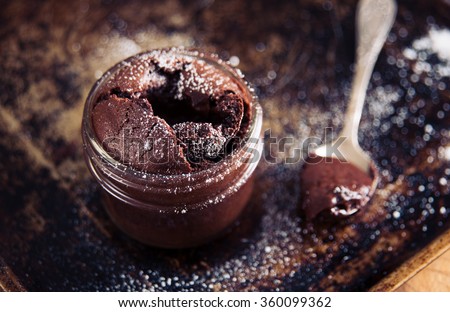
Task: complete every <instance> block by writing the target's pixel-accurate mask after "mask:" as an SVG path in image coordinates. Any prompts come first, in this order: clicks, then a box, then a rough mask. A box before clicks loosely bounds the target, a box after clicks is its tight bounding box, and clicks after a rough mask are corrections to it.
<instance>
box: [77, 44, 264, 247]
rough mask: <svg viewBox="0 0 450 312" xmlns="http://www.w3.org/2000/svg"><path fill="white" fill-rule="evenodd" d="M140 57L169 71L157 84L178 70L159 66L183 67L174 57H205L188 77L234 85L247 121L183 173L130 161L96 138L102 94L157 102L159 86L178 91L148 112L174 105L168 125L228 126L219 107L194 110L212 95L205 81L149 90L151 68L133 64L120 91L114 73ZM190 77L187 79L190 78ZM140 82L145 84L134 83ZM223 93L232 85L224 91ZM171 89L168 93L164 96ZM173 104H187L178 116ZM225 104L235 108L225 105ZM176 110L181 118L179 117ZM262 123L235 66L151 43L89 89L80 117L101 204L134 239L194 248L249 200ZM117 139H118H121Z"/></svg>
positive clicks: (228, 222)
mask: <svg viewBox="0 0 450 312" xmlns="http://www.w3.org/2000/svg"><path fill="white" fill-rule="evenodd" d="M152 58H155V59H156V60H159V61H161V64H156V65H155V64H154V63H155V62H153V63H152V62H147V61H148V60H152ZM158 58H160V59H158ZM140 60H147V61H146V62H147V63H148V64H153V65H151V67H152V68H153V70H154V71H155V72H159V73H160V74H161V73H163V72H164V70H166V72H167V73H168V74H167V77H161V76H158V77H159V78H158V79H159V80H160V81H159V82H158V83H160V84H161V81H167V80H170V79H175V78H173V77H175V76H176V77H178V78H177V79H180V74H179V73H178V75H176V74H174V72H176V71H173V70H172V69H168V68H166V69H164V66H166V67H167V66H175V67H177V66H178V67H177V68H184V69H185V68H186V67H187V66H185V65H183V66H181V67H180V64H179V63H180V62H178V63H177V62H174V60H181V61H182V62H181V63H183V62H184V61H186V60H187V62H188V63H189V62H194V63H196V64H197V63H199V64H205V68H206V70H205V69H204V68H203V69H200V70H198V69H196V73H195V74H196V75H198V77H190V78H195V79H193V80H196V81H197V82H199V81H200V82H204V83H206V84H207V85H208V86H209V87H208V88H211V87H213V88H220V87H221V86H222V85H223V84H227V83H228V84H231V85H233V86H234V87H233V88H234V89H233V88H232V89H233V90H232V91H233V92H231V93H233V94H234V93H238V94H239V96H241V97H242V99H243V101H244V103H245V105H246V109H245V111H244V112H243V116H244V117H243V121H242V124H243V123H244V122H245V123H246V127H245V129H239V131H238V133H236V134H234V136H233V138H227V140H226V143H224V146H223V148H222V150H221V152H220V155H221V157H219V158H216V159H214V160H209V161H208V162H207V163H206V165H203V166H198V165H197V164H195V163H194V164H192V168H191V169H192V170H188V172H186V170H185V171H183V170H181V171H180V170H175V171H173V170H172V171H171V170H170V168H169V169H167V168H166V167H167V166H166V167H164V165H161V164H159V163H156V164H155V165H154V166H153V167H150V169H149V167H148V166H147V167H146V166H142V165H141V164H139V165H136V164H133V163H132V162H130V161H129V159H126V158H124V157H122V156H120V155H118V154H117V153H114V152H113V151H111V150H110V147H108V146H107V145H106V146H105V142H104V138H103V137H102V138H99V133H98V132H99V131H96V128H95V121H94V120H93V119H94V118H93V115H95V114H94V113H93V111H94V109H95V107H96V105H99V104H98V103H99V102H100V101H102V100H103V99H104V98H105V97H107V96H112V97H113V99H114V101H116V100H117V99H118V98H120V97H121V98H123V99H124V100H123V101H128V98H130V97H132V96H136V97H142V98H144V99H145V101H147V100H148V102H149V103H150V104H151V103H152V102H154V103H155V101H158V99H156V96H155V94H160V93H161V94H162V95H161V94H160V96H163V97H164V94H163V93H164V92H169V93H170V92H175V93H174V94H175V99H174V100H173V101H170V99H169V101H167V98H166V100H165V101H162V102H164V103H163V104H161V103H159V104H158V105H159V107H156V106H155V107H153V109H151V111H152V112H151V114H154V115H156V114H159V113H160V112H162V111H163V109H161V105H166V104H167V105H174V106H173V107H170V109H169V110H168V111H169V113H170V114H172V115H173V116H168V115H167V114H166V115H167V116H165V118H166V121H168V122H167V125H169V124H170V127H173V128H175V129H178V128H180V127H179V126H177V125H176V123H177V122H180V120H181V121H182V122H181V124H183V125H186V124H191V123H190V121H189V120H190V119H194V120H197V121H198V120H200V121H202V122H205V121H206V122H207V123H208V124H209V125H210V127H212V126H211V125H214V123H215V125H214V129H212V128H211V129H212V130H211V131H210V132H209V134H211V132H213V133H216V132H217V131H219V132H220V131H222V132H220V133H227V130H226V129H225V128H226V127H225V126H221V125H219V126H218V124H219V123H220V120H218V116H219V117H220V116H222V117H224V118H225V119H226V121H228V122H229V120H230V118H231V117H229V116H228V117H227V116H226V114H225V115H224V114H223V113H219V114H216V115H215V116H213V117H211V118H210V119H211V120H208V118H209V117H208V114H205V113H204V112H200V111H201V110H200V109H198V107H201V106H205V103H210V102H211V96H210V95H208V92H207V91H204V90H205V88H204V87H202V85H201V83H200V84H198V86H197V87H195V88H192V85H191V86H190V87H189V88H185V89H183V90H181V91H183V92H180V90H178V91H173V88H167V86H159V88H158V89H157V90H156V89H155V90H156V91H154V92H153V91H151V90H150V91H149V87H148V86H143V84H144V83H143V82H145V81H147V82H148V81H149V79H150V80H151V79H155V77H154V76H152V75H153V73H154V72H152V70H150V76H151V77H150V78H149V77H148V73H149V71H148V70H147V69H145V74H146V75H147V76H145V77H144V76H142V75H141V74H142V72H139V71H138V73H139V75H137V77H133V78H132V79H130V80H135V81H138V83H137V84H135V86H133V87H132V88H130V85H125V87H124V90H118V88H117V87H116V86H115V85H114V83H116V82H113V83H111V80H112V79H113V78H114V79H116V80H117V77H118V75H119V76H120V75H122V76H123V75H125V76H126V75H128V74H130V72H129V71H128V69H127V66H130V64H134V63H136V62H138V63H139V61H140ZM162 62H163V63H164V64H162ZM141 65H142V64H141ZM138 67H139V66H138ZM141 67H142V66H141ZM144 67H145V66H144ZM136 68H137V67H136ZM184 69H182V70H184ZM212 72H214V75H215V76H214V75H213V76H212V77H209V78H208V77H202V75H209V74H211V73H212ZM162 76H164V74H163V75H162ZM181 76H183V74H182V75H181ZM185 76H186V75H185ZM122 78H127V79H129V77H119V79H118V80H120V79H122ZM160 78H164V79H160ZM197 78H198V79H197ZM181 80H186V79H181ZM188 80H190V81H192V79H188ZM224 81H225V82H224ZM178 85H179V83H178ZM136 86H137V89H136ZM141 87H142V90H140V89H139V88H141ZM133 88H134V89H133ZM196 88H197V89H196ZM208 88H206V89H208ZM194 89H196V90H194ZM105 90H106V91H105ZM168 90H172V91H168ZM131 91H133V92H134V93H132V92H131ZM202 92H206V95H207V96H208V100H205V99H206V98H207V97H206V96H205V94H202ZM226 93H227V94H228V93H230V92H229V91H226ZM105 94H106V95H105ZM133 94H134V95H133ZM171 96H173V94H171V95H170V96H169V98H170V97H171ZM184 97H187V99H188V100H187V102H189V103H190V104H189V103H188V104H189V105H191V106H192V107H194V109H188V110H186V107H184V106H185V105H186V101H185V102H183V101H184V100H182V99H183V98H184ZM180 99H181V100H180ZM159 102H161V101H159ZM145 103H147V102H145ZM145 103H144V104H145ZM174 103H175V104H174ZM144 104H142V105H144ZM178 104H179V105H182V106H183V105H184V106H183V107H184V108H180V109H179V112H180V114H182V116H176V115H177V111H178V107H177V106H176V105H178ZM109 106H111V105H109ZM180 107H181V106H180ZM197 111H199V112H200V113H199V114H200V115H201V116H200V117H198V116H197V117H198V118H197V117H196V116H195V115H196V112H197ZM225 111H226V112H230V111H232V110H230V109H228V110H227V109H225ZM174 112H175V113H174ZM127 114H128V113H127ZM161 114H163V113H161ZM210 115H211V113H210ZM127 116H128V115H127ZM205 116H206V117H205ZM144 117H145V116H144ZM177 117H179V118H178V119H179V120H176V119H177ZM127 118H128V117H127ZM196 118H197V119H196ZM245 118H247V120H245ZM231 119H232V118H231ZM106 122H109V121H106ZM183 122H184V123H183ZM167 127H169V126H167ZM177 127H178V128H177ZM261 127H262V110H261V107H260V105H259V103H258V102H257V99H256V97H255V95H254V93H253V92H252V90H251V89H250V88H249V87H248V85H247V83H246V81H245V80H244V79H243V76H242V75H241V74H240V72H239V71H238V70H235V69H234V68H232V67H230V66H229V65H228V64H226V63H224V62H223V61H221V60H220V59H218V58H217V57H215V56H213V55H209V54H203V53H199V52H196V51H190V50H183V49H175V48H173V49H167V50H153V51H149V52H145V53H142V54H139V55H136V56H133V57H131V58H129V59H127V60H125V61H123V62H120V63H119V64H117V65H115V66H114V67H113V68H111V69H110V70H109V71H108V72H107V73H105V74H104V75H103V77H102V78H100V79H99V80H98V81H97V82H96V84H95V85H94V87H93V88H92V90H91V92H90V94H89V96H88V98H87V101H86V104H85V108H84V113H83V120H82V138H83V147H84V156H85V160H86V163H87V166H88V168H89V170H90V172H91V173H92V175H93V176H94V178H95V179H96V180H97V181H98V182H99V184H100V185H101V187H102V189H103V198H104V202H105V208H106V210H107V212H108V214H109V215H110V217H111V219H112V220H113V222H114V223H115V224H116V225H117V226H118V227H119V228H120V229H121V230H123V231H124V232H125V233H127V234H128V235H129V236H131V237H133V238H135V239H136V240H138V241H141V242H143V243H145V244H148V245H151V246H157V247H164V248H186V247H193V246H197V245H200V244H203V243H206V242H208V241H210V240H212V239H214V238H216V237H218V236H219V235H220V234H221V233H223V232H224V230H225V229H226V228H227V227H229V226H230V225H231V224H232V223H233V222H234V221H235V220H236V219H237V218H238V216H239V215H240V213H241V212H242V210H243V209H244V207H245V206H246V204H247V202H248V200H249V198H250V195H251V192H252V188H253V183H254V178H253V172H254V170H255V168H256V166H257V164H258V162H259V159H260V156H261V153H262V143H261V140H260V135H261ZM152 128H155V127H154V126H153V127H152ZM169 130H170V129H169ZM188 130H192V129H188ZM171 131H172V130H171ZM173 131H175V130H173ZM188 132H189V131H188ZM191 132H192V131H191ZM219 132H217V133H219ZM102 139H103V140H102ZM184 139H186V136H185V137H183V138H181V141H183V140H184ZM118 142H119V144H120V143H122V144H123V142H120V140H119V141H118ZM177 142H178V143H177V144H180V146H182V147H183V148H181V147H180V150H183V153H186V154H189V153H190V150H189V149H188V148H187V147H186V146H187V144H185V143H186V142H184V143H183V142H181V143H180V139H179V138H177ZM108 148H109V150H108ZM169 158H170V157H169ZM155 168H156V169H155ZM161 168H162V169H161ZM153 169H155V170H153Z"/></svg>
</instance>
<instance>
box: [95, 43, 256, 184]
mask: <svg viewBox="0 0 450 312" xmlns="http://www.w3.org/2000/svg"><path fill="white" fill-rule="evenodd" d="M192 53H194V52H192ZM193 55H195V54H193ZM98 94H99V95H98V96H97V98H96V100H95V104H94V108H93V111H92V123H93V127H94V131H95V133H96V135H97V138H98V140H99V141H100V142H101V144H102V145H103V147H104V149H105V150H106V151H107V152H108V153H109V154H110V155H111V156H112V157H114V158H115V159H116V160H119V161H120V162H122V163H124V164H126V165H130V166H132V167H133V168H135V169H138V170H142V171H145V172H148V173H160V174H169V175H174V174H182V173H189V172H195V171H199V170H203V169H206V168H209V167H210V166H212V165H214V164H215V163H217V162H218V161H220V160H221V159H223V158H224V157H225V156H226V155H227V153H230V152H232V151H233V148H232V147H233V146H236V144H234V143H236V141H239V139H242V138H243V137H244V135H245V134H246V133H247V130H248V126H249V120H250V109H249V105H250V104H249V103H250V99H247V98H245V97H244V95H243V92H242V90H241V87H240V86H239V85H238V83H237V81H235V80H233V79H232V78H231V77H230V76H226V75H224V74H223V73H222V72H220V71H219V70H218V69H217V68H216V67H214V66H212V65H211V64H208V62H207V61H205V60H202V59H198V58H194V57H192V56H189V54H174V53H173V51H172V50H157V51H152V52H150V53H146V54H141V55H138V56H135V57H132V58H130V59H128V60H125V61H124V62H122V64H121V68H120V69H119V70H118V71H117V72H116V73H114V74H113V75H111V77H109V78H108V80H107V81H105V82H104V84H103V86H102V87H101V88H100V90H99V93H98Z"/></svg>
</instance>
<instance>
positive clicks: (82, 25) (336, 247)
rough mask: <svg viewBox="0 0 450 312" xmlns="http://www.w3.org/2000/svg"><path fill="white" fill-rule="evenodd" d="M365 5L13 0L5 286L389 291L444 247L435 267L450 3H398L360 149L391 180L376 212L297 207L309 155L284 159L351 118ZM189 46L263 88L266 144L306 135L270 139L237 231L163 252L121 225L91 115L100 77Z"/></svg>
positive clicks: (7, 34) (4, 173)
mask: <svg viewBox="0 0 450 312" xmlns="http://www.w3.org/2000/svg"><path fill="white" fill-rule="evenodd" d="M354 10H355V2H354V1H339V2H337V1H312V0H310V1H301V2H300V1H298V3H297V1H276V2H274V1H237V0H229V1H216V2H214V1H191V2H185V1H181V2H178V1H172V0H171V1H152V2H148V1H73V2H69V3H68V2H62V1H46V2H35V1H29V2H24V1H13V2H8V3H4V4H3V5H2V10H1V13H0V60H1V61H0V289H3V290H30V291H43V290H46V291H88V290H90V291H93V290H100V291H111V290H122V291H125V290H144V289H148V290H157V291H158V290H172V291H178V290H185V291H190V290H201V291H203V290H205V291H211V290H215V291H223V290H235V291H236V290H280V291H285V290H295V291H297V290H369V289H370V288H371V287H374V285H376V284H377V283H378V282H379V281H380V280H382V279H383V278H385V280H384V281H386V279H387V282H385V283H384V284H378V287H377V286H375V287H374V288H373V289H377V290H391V289H393V288H395V285H396V284H398V280H397V283H394V282H392V279H391V280H390V282H389V277H390V276H391V275H390V273H391V272H393V271H394V270H395V269H397V268H399V267H400V266H401V264H402V263H404V262H405V261H406V260H407V259H410V258H411V257H412V256H414V255H415V254H417V253H418V252H419V251H420V250H421V249H422V248H423V247H425V246H427V245H429V244H430V242H431V241H433V240H435V239H438V240H439V239H441V240H442V239H444V241H443V242H441V244H438V247H436V248H434V249H431V250H433V251H432V252H431V254H430V256H429V259H431V258H432V257H433V254H434V255H436V254H438V253H440V252H441V251H442V250H443V249H445V248H447V247H448V241H449V240H448V234H446V236H444V235H443V233H444V232H445V231H446V230H448V229H449V228H450V220H449V219H450V217H449V214H450V197H449V193H450V189H449V181H450V177H449V176H450V169H449V161H450V155H449V154H450V145H449V144H450V140H449V129H450V118H449V110H450V91H449V86H450V79H449V76H450V59H449V56H448V52H447V54H446V55H440V54H439V51H443V49H444V48H442V45H445V44H446V45H447V46H448V36H449V34H450V30H449V27H450V13H449V12H450V6H449V5H448V1H401V2H400V3H399V13H398V16H397V20H396V23H395V25H394V28H393V30H392V32H391V35H390V36H389V40H388V42H387V43H386V44H385V46H384V48H383V51H382V53H381V55H380V58H379V60H378V63H377V65H376V67H375V73H374V75H373V77H372V80H371V85H370V88H369V91H368V98H367V105H366V108H365V111H364V114H363V120H362V123H361V131H360V142H361V144H362V145H363V147H364V148H365V149H367V150H368V151H369V152H370V153H371V154H372V156H373V157H374V159H375V161H376V163H377V165H378V166H379V168H380V170H381V178H382V181H381V184H380V187H379V189H378V190H377V192H376V194H375V197H374V198H373V200H372V201H371V204H370V206H369V207H368V208H367V210H366V211H364V212H363V213H359V214H357V215H355V216H354V217H351V218H349V219H347V220H343V221H341V222H336V223H329V222H326V223H324V222H314V223H308V222H306V221H305V220H304V218H303V217H302V215H301V214H299V213H298V209H297V207H298V201H299V183H298V182H299V181H298V180H299V168H300V165H301V163H300V162H295V161H294V163H292V164H289V163H286V160H288V159H291V158H292V157H291V156H293V155H294V156H295V155H297V154H296V153H295V148H296V147H299V146H300V145H301V143H302V140H304V139H306V138H307V137H311V136H314V137H318V138H321V139H323V138H324V135H325V131H324V129H325V128H327V127H331V128H334V133H337V132H338V130H339V129H340V127H341V125H342V116H343V112H344V110H345V103H346V100H347V98H348V91H349V87H350V82H351V77H352V72H351V64H352V62H353V59H354V52H353V50H354V27H353V21H354ZM445 36H447V37H445ZM442 38H444V39H445V38H447V42H446V41H445V40H444V39H442ZM442 40H444V41H442ZM179 45H185V46H194V47H197V48H202V49H206V50H210V51H217V52H218V53H219V54H220V56H221V57H222V58H225V59H228V58H230V57H232V56H236V57H238V59H237V58H235V57H234V58H233V59H232V60H233V62H235V63H237V61H238V60H239V63H240V64H239V67H240V68H241V69H242V70H243V71H244V73H245V74H246V76H247V79H248V80H249V81H251V82H252V83H253V84H254V85H255V87H256V89H257V91H258V94H259V96H260V100H261V104H262V106H263V109H264V114H265V122H264V129H270V134H269V132H266V138H267V137H268V136H269V135H272V137H274V138H277V139H281V138H283V137H289V138H295V140H293V143H292V142H290V141H287V142H285V143H286V144H284V145H283V144H280V145H278V148H276V149H274V150H272V152H270V151H269V149H266V154H265V157H264V158H265V159H264V160H263V161H262V163H261V164H260V166H259V168H258V169H257V173H256V174H257V185H256V188H255V191H254V196H253V198H252V201H251V203H250V204H249V205H248V207H247V209H246V211H245V213H244V215H243V217H242V218H241V219H240V220H239V222H238V223H237V224H236V225H235V226H234V227H233V228H232V229H230V231H229V233H227V234H226V235H225V236H224V237H223V238H221V239H219V240H216V241H214V242H212V243H210V244H208V245H206V246H203V247H200V248H195V249H189V250H177V251H167V250H160V249H154V248H149V247H145V246H143V245H141V244H139V243H137V242H135V241H133V240H131V239H129V238H128V237H126V236H125V235H123V234H122V233H121V232H120V231H119V230H117V229H116V227H115V226H114V225H113V224H112V223H111V221H110V220H109V219H108V217H107V215H106V213H105V211H104V209H103V208H102V203H101V199H100V189H99V187H98V185H97V184H96V183H95V182H94V180H93V179H92V177H91V176H90V174H89V172H88V170H87V169H86V167H85V165H84V161H83V158H82V148H81V137H80V124H81V115H82V108H83V105H84V100H85V98H86V95H87V93H88V91H89V89H90V87H91V86H92V84H93V83H94V81H95V79H96V77H97V78H98V77H99V76H100V75H101V74H102V73H103V71H105V70H106V69H108V68H109V67H110V66H112V65H113V64H115V63H116V62H117V61H119V60H121V59H123V58H125V57H127V56H130V55H132V54H135V53H137V52H139V51H142V50H147V49H153V48H160V47H167V46H179ZM447 51H448V50H447ZM327 139H331V138H327ZM291 143H292V144H291ZM266 147H267V146H266ZM291 160H292V159H291ZM433 246H435V245H433ZM410 261H411V260H410ZM426 261H427V260H426V258H425V260H423V261H422V263H423V262H426ZM411 272H412V271H411V270H410V271H409V273H401V274H403V277H406V275H407V274H411ZM400 280H401V278H400ZM382 283H383V282H382Z"/></svg>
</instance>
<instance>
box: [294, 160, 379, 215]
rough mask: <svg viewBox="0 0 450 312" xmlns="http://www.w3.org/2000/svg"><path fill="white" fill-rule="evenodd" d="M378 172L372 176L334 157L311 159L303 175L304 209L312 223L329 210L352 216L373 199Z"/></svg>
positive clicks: (301, 181) (307, 161)
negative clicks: (312, 220)
mask: <svg viewBox="0 0 450 312" xmlns="http://www.w3.org/2000/svg"><path fill="white" fill-rule="evenodd" d="M375 172H376V171H375V170H373V168H371V173H370V175H369V174H367V173H365V172H363V171H361V170H360V169H358V168H357V167H356V166H354V165H353V164H351V163H349V162H345V161H342V160H339V159H337V158H334V157H319V156H316V157H314V158H308V159H307V160H306V162H305V165H304V166H303V170H302V172H301V176H300V185H301V197H302V204H301V205H302V210H303V211H304V213H305V215H306V217H307V218H308V219H309V220H311V219H313V218H315V217H316V216H317V215H319V214H320V213H322V212H325V211H327V212H328V213H330V214H331V215H333V216H350V215H352V214H354V213H356V212H358V211H359V210H360V209H361V208H362V207H364V206H365V205H366V204H367V203H368V202H369V200H370V197H371V195H372V194H373V191H374V185H376V183H375V184H374V179H376V177H375V174H376V173H375Z"/></svg>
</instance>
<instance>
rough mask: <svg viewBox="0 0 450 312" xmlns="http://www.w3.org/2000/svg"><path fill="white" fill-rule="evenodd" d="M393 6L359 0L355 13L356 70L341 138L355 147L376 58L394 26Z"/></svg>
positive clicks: (382, 1) (379, 0)
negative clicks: (349, 140)
mask: <svg viewBox="0 0 450 312" xmlns="http://www.w3.org/2000/svg"><path fill="white" fill-rule="evenodd" d="M396 13H397V5H396V3H395V1H394V0H360V1H359V4H358V8H357V12H356V29H357V33H356V46H357V48H356V70H355V74H354V77H353V84H352V90H351V95H350V101H349V103H348V107H347V112H346V115H345V119H344V120H345V126H344V129H343V130H342V132H341V136H342V137H347V138H350V139H351V140H352V141H353V142H354V143H358V127H359V122H360V120H361V113H362V109H363V106H364V100H365V97H366V90H367V86H368V84H369V80H370V77H371V76H372V71H373V68H374V66H375V62H376V60H377V58H378V54H379V53H380V51H381V48H382V47H383V44H384V42H385V41H386V38H387V36H388V34H389V30H390V29H391V27H392V24H393V23H394V19H395V15H396Z"/></svg>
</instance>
